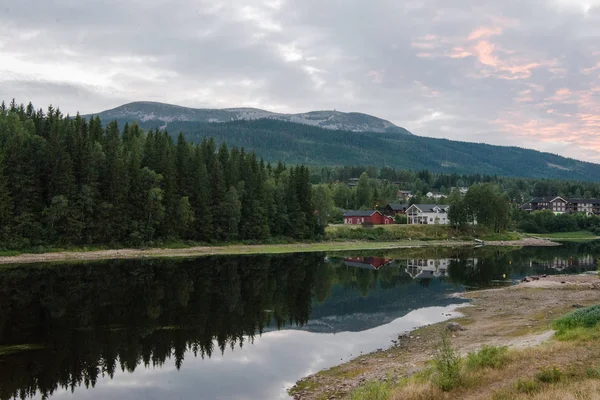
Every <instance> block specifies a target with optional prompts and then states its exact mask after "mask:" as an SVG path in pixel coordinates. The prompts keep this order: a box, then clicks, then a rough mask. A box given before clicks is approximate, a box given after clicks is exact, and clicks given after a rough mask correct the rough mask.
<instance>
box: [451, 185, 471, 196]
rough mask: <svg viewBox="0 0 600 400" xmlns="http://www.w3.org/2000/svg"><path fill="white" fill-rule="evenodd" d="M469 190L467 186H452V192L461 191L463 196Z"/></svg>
mask: <svg viewBox="0 0 600 400" xmlns="http://www.w3.org/2000/svg"><path fill="white" fill-rule="evenodd" d="M468 191H469V188H468V187H466V186H461V187H456V186H452V187H451V188H450V192H459V193H460V194H461V196H464V195H466V194H467V192H468Z"/></svg>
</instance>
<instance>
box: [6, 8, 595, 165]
mask: <svg viewBox="0 0 600 400" xmlns="http://www.w3.org/2000/svg"><path fill="white" fill-rule="evenodd" d="M0 26H2V27H3V28H2V30H0V100H6V101H10V100H11V99H12V98H15V99H16V100H17V102H19V103H21V102H23V103H27V102H29V101H32V102H33V103H34V105H35V106H36V107H37V108H40V107H41V108H44V109H45V108H46V107H47V106H48V105H49V104H52V105H54V106H58V107H60V109H61V110H62V111H63V112H64V113H70V114H75V113H76V112H78V111H79V112H81V113H83V114H85V113H92V112H99V111H102V110H105V109H109V108H114V107H117V106H119V105H121V104H124V103H128V102H131V101H159V102H165V103H172V104H177V105H182V106H187V107H198V108H227V107H257V108H262V109H267V110H270V111H276V112H284V113H291V112H306V111H311V110H321V109H337V110H340V111H357V112H363V113H367V114H372V115H375V116H378V117H380V118H384V119H387V120H390V121H391V122H393V123H395V124H396V125H399V126H402V127H404V128H406V129H408V130H410V131H411V132H413V133H415V134H417V135H420V136H431V137H439V138H448V139H453V140H462V141H472V142H484V143H490V144H500V145H514V146H520V147H527V148H534V149H537V150H542V151H548V152H551V153H556V154H560V155H564V156H568V157H573V158H577V159H582V160H587V161H592V162H598V163H600V0H502V1H499V0H452V1H448V0H369V1H366V0H248V1H234V0H225V1H219V0H53V1H49V0H19V1H13V0H0Z"/></svg>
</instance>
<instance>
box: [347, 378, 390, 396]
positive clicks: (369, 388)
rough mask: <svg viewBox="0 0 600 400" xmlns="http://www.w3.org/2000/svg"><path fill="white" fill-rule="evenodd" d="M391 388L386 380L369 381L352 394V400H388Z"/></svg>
mask: <svg viewBox="0 0 600 400" xmlns="http://www.w3.org/2000/svg"><path fill="white" fill-rule="evenodd" d="M390 394H391V388H390V386H389V385H388V384H387V383H386V382H379V381H374V382H369V383H367V384H365V385H363V386H361V387H359V388H358V389H356V390H355V391H354V392H352V394H351V395H350V400H366V399H369V400H387V399H388V398H389V397H390Z"/></svg>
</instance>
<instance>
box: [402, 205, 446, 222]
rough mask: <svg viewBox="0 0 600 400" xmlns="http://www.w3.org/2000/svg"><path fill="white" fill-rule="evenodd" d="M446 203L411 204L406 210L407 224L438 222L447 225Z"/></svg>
mask: <svg viewBox="0 0 600 400" xmlns="http://www.w3.org/2000/svg"><path fill="white" fill-rule="evenodd" d="M449 208H450V206H448V205H438V204H413V205H412V206H410V207H409V208H408V209H407V210H406V215H408V223H409V224H417V225H427V224H432V225H433V224H439V225H448V224H449V223H450V220H449V219H448V209H449Z"/></svg>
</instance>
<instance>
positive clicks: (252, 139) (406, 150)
mask: <svg viewBox="0 0 600 400" xmlns="http://www.w3.org/2000/svg"><path fill="white" fill-rule="evenodd" d="M233 110H236V111H231V110H195V109H190V108H183V107H177V106H168V105H164V104H159V103H131V104H129V105H125V106H122V107H119V108H116V109H114V110H109V111H105V112H102V113H99V114H98V115H99V116H100V117H101V118H102V121H103V122H104V123H105V124H106V123H108V122H110V121H111V120H117V121H118V122H119V125H120V126H123V124H124V123H126V122H130V123H131V122H133V121H137V122H138V123H139V124H140V126H141V127H142V128H144V129H157V128H166V129H167V130H168V131H169V133H170V134H172V135H173V137H175V136H176V135H177V134H178V133H179V132H183V133H184V135H185V136H186V138H187V139H188V140H190V141H193V142H199V141H201V140H202V138H203V137H213V138H214V139H215V140H216V141H217V142H218V143H221V142H226V143H227V144H228V145H230V146H238V147H245V148H246V149H251V150H254V151H255V152H256V153H257V155H259V156H261V157H263V158H264V159H265V160H267V161H279V160H281V161H284V162H286V163H288V164H297V163H303V164H309V165H374V166H379V167H381V166H391V167H395V168H406V169H413V170H420V169H429V170H431V171H440V172H447V173H453V172H455V173H468V174H472V173H482V174H491V175H499V176H515V177H530V178H554V179H572V180H581V181H600V165H598V164H593V163H589V162H584V161H578V160H574V159H571V158H565V157H561V156H558V155H555V154H550V153H543V152H539V151H535V150H528V149H523V148H520V147H505V146H493V145H488V144H481V143H469V142H458V141H452V140H447V139H434V138H427V137H421V136H416V135H413V134H410V132H408V131H406V130H404V129H402V128H399V127H396V126H395V125H393V126H392V127H391V128H390V127H389V126H388V128H389V129H388V128H385V129H384V128H382V130H384V131H383V132H381V131H379V132H374V131H361V130H359V129H360V127H361V126H362V127H366V126H368V125H369V124H368V121H371V122H372V124H373V125H377V124H378V123H380V124H382V125H379V126H380V127H384V126H387V125H385V124H391V123H389V122H387V121H383V120H379V119H377V118H375V117H371V116H366V115H364V114H344V113H339V118H337V119H336V120H341V119H342V117H344V118H345V117H348V118H349V120H354V118H355V117H356V118H358V120H360V116H363V117H364V120H363V121H367V122H364V124H363V125H356V124H355V125H353V127H354V130H353V131H352V130H348V129H349V128H348V129H347V130H342V129H335V130H333V129H324V128H322V127H319V126H315V125H313V124H308V123H307V122H306V121H307V120H308V119H306V120H304V123H302V124H301V123H295V122H289V120H288V117H289V118H292V116H287V117H286V118H283V117H282V118H281V119H280V118H276V119H274V118H272V117H270V116H269V117H268V118H267V119H256V118H258V116H259V115H261V114H260V113H266V115H281V114H271V113H268V112H266V111H261V110H251V111H244V112H247V113H249V114H251V115H252V116H254V117H255V118H249V119H248V120H245V119H243V118H241V117H240V116H243V113H242V112H241V111H240V109H233ZM245 110H248V109H245ZM228 113H234V114H228ZM235 113H237V114H235ZM240 113H241V114H240ZM320 113H322V112H315V113H307V114H300V115H303V116H310V115H313V114H315V115H319V114H320ZM325 113H326V112H325ZM335 113H337V112H335ZM227 115H229V116H231V119H233V121H230V122H220V123H214V122H216V121H224V120H225V117H226V116H227ZM235 115H237V117H235ZM335 115H337V114H335ZM357 116H358V117H357ZM194 118H196V120H193V119H194ZM207 121H212V122H207ZM315 121H320V122H319V123H321V124H322V123H323V120H322V119H317V120H315ZM378 121H379V122H378ZM315 124H316V122H315ZM394 127H395V128H394ZM365 129H366V128H365ZM386 129H387V130H386Z"/></svg>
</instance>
